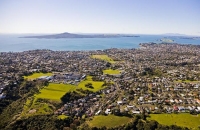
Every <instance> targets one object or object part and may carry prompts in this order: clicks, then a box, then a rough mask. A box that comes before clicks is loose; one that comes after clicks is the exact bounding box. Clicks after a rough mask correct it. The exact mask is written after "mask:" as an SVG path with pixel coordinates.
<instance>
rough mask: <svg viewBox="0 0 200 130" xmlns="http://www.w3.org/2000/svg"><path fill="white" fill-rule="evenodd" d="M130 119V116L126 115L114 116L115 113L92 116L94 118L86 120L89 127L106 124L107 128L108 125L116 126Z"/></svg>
mask: <svg viewBox="0 0 200 130" xmlns="http://www.w3.org/2000/svg"><path fill="white" fill-rule="evenodd" d="M130 121H131V118H129V117H126V116H115V115H108V116H102V115H99V116H94V118H93V119H92V120H91V121H89V122H88V125H89V126H90V127H103V126H106V127H108V128H110V127H116V126H120V125H124V124H127V123H128V122H130Z"/></svg>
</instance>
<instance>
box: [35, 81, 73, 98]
mask: <svg viewBox="0 0 200 130" xmlns="http://www.w3.org/2000/svg"><path fill="white" fill-rule="evenodd" d="M75 89H76V86H74V85H69V84H55V83H50V84H49V85H48V86H46V87H44V88H42V89H41V90H40V93H39V94H35V97H36V98H44V99H50V100H57V101H60V98H61V97H62V96H63V95H65V93H67V92H69V91H73V90H75Z"/></svg>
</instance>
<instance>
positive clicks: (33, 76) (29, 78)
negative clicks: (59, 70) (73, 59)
mask: <svg viewBox="0 0 200 130" xmlns="http://www.w3.org/2000/svg"><path fill="white" fill-rule="evenodd" d="M51 75H52V73H41V72H40V73H33V74H32V75H29V76H23V77H24V79H27V80H34V79H37V78H39V77H41V76H51Z"/></svg>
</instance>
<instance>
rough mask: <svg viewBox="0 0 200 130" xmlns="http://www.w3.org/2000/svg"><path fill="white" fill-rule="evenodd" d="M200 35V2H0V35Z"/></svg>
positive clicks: (44, 0)
mask: <svg viewBox="0 0 200 130" xmlns="http://www.w3.org/2000/svg"><path fill="white" fill-rule="evenodd" d="M62 32H71V33H132V34H163V33H181V34H189V35H200V0H0V33H62Z"/></svg>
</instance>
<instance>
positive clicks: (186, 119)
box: [147, 113, 200, 129]
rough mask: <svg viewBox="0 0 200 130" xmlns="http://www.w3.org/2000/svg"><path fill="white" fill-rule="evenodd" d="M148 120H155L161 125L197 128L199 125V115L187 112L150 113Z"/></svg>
mask: <svg viewBox="0 0 200 130" xmlns="http://www.w3.org/2000/svg"><path fill="white" fill-rule="evenodd" d="M147 119H148V120H156V121H158V122H159V123H160V124H163V125H177V126H183V127H188V128H191V129H198V126H200V115H191V114H189V113H181V114H150V118H147Z"/></svg>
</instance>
